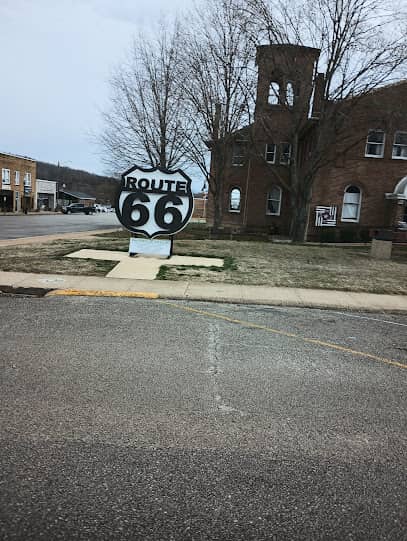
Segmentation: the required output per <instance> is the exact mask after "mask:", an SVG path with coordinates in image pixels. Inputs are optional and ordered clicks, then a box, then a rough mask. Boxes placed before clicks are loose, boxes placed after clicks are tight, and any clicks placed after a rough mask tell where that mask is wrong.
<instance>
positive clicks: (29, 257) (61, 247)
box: [0, 238, 128, 276]
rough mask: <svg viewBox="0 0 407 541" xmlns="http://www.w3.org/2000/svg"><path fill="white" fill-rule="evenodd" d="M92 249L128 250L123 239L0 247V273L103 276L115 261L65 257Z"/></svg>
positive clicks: (59, 241) (125, 240)
mask: <svg viewBox="0 0 407 541" xmlns="http://www.w3.org/2000/svg"><path fill="white" fill-rule="evenodd" d="M84 248H92V249H95V250H120V251H123V250H124V251H126V250H127V249H128V240H127V239H120V238H119V239H114V238H108V239H95V240H93V239H86V240H74V239H73V240H57V241H52V242H44V243H41V244H27V245H21V246H6V247H2V248H0V270H2V271H9V272H33V273H38V274H40V273H45V274H72V275H81V276H105V275H106V274H107V273H108V272H109V271H110V270H112V269H113V268H114V267H115V265H116V264H117V262H115V261H97V260H94V259H70V258H67V257H64V256H65V255H67V254H70V253H72V252H75V251H77V250H82V249H84Z"/></svg>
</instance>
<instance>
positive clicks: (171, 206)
mask: <svg viewBox="0 0 407 541" xmlns="http://www.w3.org/2000/svg"><path fill="white" fill-rule="evenodd" d="M191 184H192V181H191V179H190V178H189V177H188V176H187V175H186V174H185V173H184V172H183V171H181V169H178V170H177V171H169V170H166V169H161V168H159V167H157V168H153V169H144V168H142V167H138V166H137V165H136V166H134V167H132V168H131V169H129V170H128V171H126V172H125V173H124V174H123V175H122V184H121V187H120V191H119V193H118V195H117V198H116V215H117V217H118V219H119V221H120V223H121V224H122V225H123V226H124V227H125V228H126V229H128V230H129V231H131V232H132V233H141V234H143V235H145V236H146V237H148V238H150V239H152V238H154V237H157V236H158V235H174V234H175V233H178V231H181V229H183V228H184V227H185V226H186V225H187V223H188V222H189V220H190V218H191V216H192V211H193V207H194V198H193V195H192V189H191Z"/></svg>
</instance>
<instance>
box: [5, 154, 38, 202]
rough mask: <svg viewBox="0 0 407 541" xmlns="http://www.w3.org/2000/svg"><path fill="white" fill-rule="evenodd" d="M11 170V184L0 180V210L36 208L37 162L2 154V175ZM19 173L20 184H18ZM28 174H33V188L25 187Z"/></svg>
mask: <svg viewBox="0 0 407 541" xmlns="http://www.w3.org/2000/svg"><path fill="white" fill-rule="evenodd" d="M3 169H8V170H10V184H9V185H7V184H4V183H3V182H2V177H1V178H0V209H2V210H8V211H19V210H24V209H25V208H27V210H29V209H34V208H35V188H36V185H35V183H36V176H37V175H36V173H37V167H36V162H35V160H32V159H30V158H24V157H20V156H13V155H9V154H0V175H2V170H3ZM16 172H18V173H19V184H17V183H16ZM26 173H30V174H31V186H30V187H29V186H27V187H24V177H25V175H26ZM24 188H25V189H24Z"/></svg>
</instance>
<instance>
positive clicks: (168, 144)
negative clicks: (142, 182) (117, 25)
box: [100, 24, 190, 173]
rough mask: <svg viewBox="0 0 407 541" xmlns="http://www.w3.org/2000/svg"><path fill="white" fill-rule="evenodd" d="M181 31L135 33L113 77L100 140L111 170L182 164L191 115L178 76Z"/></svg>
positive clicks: (176, 25)
mask: <svg viewBox="0 0 407 541" xmlns="http://www.w3.org/2000/svg"><path fill="white" fill-rule="evenodd" d="M180 69H181V62H180V30H179V25H178V24H175V25H174V27H173V28H171V29H169V28H166V27H165V26H163V25H161V27H160V30H159V32H158V37H157V38H149V39H147V38H146V37H145V36H142V35H139V37H138V38H137V40H136V41H135V42H134V45H133V48H132V51H131V54H130V58H129V60H128V62H127V63H125V64H123V65H120V66H118V68H117V69H116V71H115V74H114V76H113V77H112V79H111V89H112V100H111V106H110V109H109V110H108V111H106V112H105V113H104V114H103V118H104V131H103V133H102V135H101V137H100V142H101V144H102V147H103V149H104V151H105V155H104V158H105V162H106V164H107V165H108V166H109V167H110V169H112V170H113V171H114V172H115V173H117V172H118V171H123V170H124V169H126V168H127V167H129V166H131V165H134V163H137V164H138V165H144V166H150V167H156V166H160V167H162V168H166V169H174V168H178V167H182V166H183V165H184V164H185V162H186V155H185V145H186V142H188V141H189V138H190V129H189V127H188V126H189V124H190V121H189V118H190V115H188V114H187V112H186V106H187V104H186V102H185V101H184V100H183V96H182V89H181V87H180V85H179V80H180V79H182V74H181V73H180Z"/></svg>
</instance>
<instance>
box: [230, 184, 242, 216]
mask: <svg viewBox="0 0 407 541" xmlns="http://www.w3.org/2000/svg"><path fill="white" fill-rule="evenodd" d="M240 200H241V195H240V190H239V188H233V189H232V190H231V191H230V197H229V212H240Z"/></svg>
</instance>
